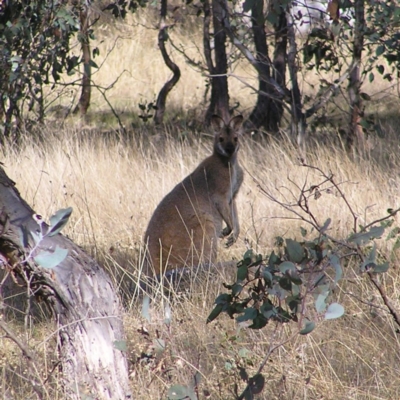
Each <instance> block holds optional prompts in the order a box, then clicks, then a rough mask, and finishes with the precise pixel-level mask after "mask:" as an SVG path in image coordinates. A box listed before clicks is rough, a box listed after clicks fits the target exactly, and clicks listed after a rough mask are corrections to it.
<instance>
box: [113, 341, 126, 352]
mask: <svg viewBox="0 0 400 400" xmlns="http://www.w3.org/2000/svg"><path fill="white" fill-rule="evenodd" d="M113 345H114V347H115V348H116V349H117V350H119V351H123V352H124V353H126V351H127V346H126V340H115V341H114V342H113Z"/></svg>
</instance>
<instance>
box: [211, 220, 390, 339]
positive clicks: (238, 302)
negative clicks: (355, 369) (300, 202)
mask: <svg viewBox="0 0 400 400" xmlns="http://www.w3.org/2000/svg"><path fill="white" fill-rule="evenodd" d="M387 225H388V224H387V223H382V224H380V225H373V226H371V227H369V228H368V229H366V230H364V229H361V230H360V232H359V233H357V234H353V235H350V237H349V238H348V239H347V240H345V241H343V242H342V244H341V245H339V244H338V243H336V242H334V241H332V240H331V238H329V237H328V236H327V235H324V234H321V233H318V234H317V237H315V238H313V239H312V240H307V239H306V238H304V240H302V241H298V240H294V239H290V238H287V239H283V238H281V237H278V238H277V249H276V250H273V251H272V252H271V253H270V254H269V255H268V256H267V257H264V256H262V255H261V254H257V253H255V252H254V251H253V250H248V251H247V252H246V253H245V254H244V256H243V259H242V260H241V261H240V262H239V263H238V266H237V274H236V281H235V282H233V283H232V284H224V286H225V288H226V289H227V292H226V293H222V294H220V295H219V296H218V297H217V298H216V300H215V307H214V309H213V310H212V311H211V313H210V315H209V317H208V319H207V322H211V321H213V320H214V319H215V318H217V317H218V316H219V315H220V314H221V313H227V314H228V315H229V316H230V317H231V318H234V317H235V318H236V321H237V322H238V323H239V324H242V325H245V326H248V327H249V328H251V329H261V328H263V327H264V326H265V325H267V324H268V322H269V321H275V322H279V323H288V322H291V321H292V322H297V323H298V322H301V324H300V327H299V329H300V331H299V333H301V334H308V333H310V332H312V330H313V329H314V328H315V326H316V321H313V319H315V317H316V316H317V315H319V316H321V317H323V318H324V319H334V318H339V317H341V316H342V315H343V314H344V312H345V310H344V307H343V306H342V305H340V304H338V303H336V302H335V301H334V295H333V289H334V288H335V286H336V285H337V283H338V282H340V280H341V279H342V276H343V268H344V265H346V263H347V262H348V260H347V258H349V257H354V254H356V253H355V251H356V250H357V249H358V250H359V251H362V252H363V253H362V254H364V256H363V259H362V260H360V273H363V272H366V271H369V272H373V273H381V272H386V271H387V269H388V268H389V264H388V263H387V262H386V261H385V262H378V260H377V254H376V244H375V242H374V240H375V239H378V238H380V237H382V235H383V234H384V231H385V229H386V227H387ZM301 233H302V235H303V236H307V231H306V230H305V229H304V228H302V229H301ZM371 244H372V246H371ZM361 246H364V249H362V247H361ZM344 249H346V251H347V254H352V255H351V256H348V257H346V256H345V255H344V254H346V253H345V252H343V250H344ZM351 249H354V252H353V253H352V252H351V251H350V250H351ZM310 301H312V302H313V303H314V312H312V313H309V312H306V311H305V310H309V303H310ZM306 304H307V307H305V305H306ZM318 319H319V318H318Z"/></svg>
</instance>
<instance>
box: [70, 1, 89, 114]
mask: <svg viewBox="0 0 400 400" xmlns="http://www.w3.org/2000/svg"><path fill="white" fill-rule="evenodd" d="M79 13H80V14H79V19H80V24H81V27H80V40H81V46H82V57H83V76H82V91H81V96H80V98H79V102H78V105H77V106H76V107H75V110H74V114H77V113H78V112H79V113H80V114H81V115H86V113H87V110H88V108H89V106H90V96H91V84H90V80H91V77H92V66H91V65H90V62H91V54H90V39H89V7H88V6H87V5H86V4H82V5H81V8H80V11H79Z"/></svg>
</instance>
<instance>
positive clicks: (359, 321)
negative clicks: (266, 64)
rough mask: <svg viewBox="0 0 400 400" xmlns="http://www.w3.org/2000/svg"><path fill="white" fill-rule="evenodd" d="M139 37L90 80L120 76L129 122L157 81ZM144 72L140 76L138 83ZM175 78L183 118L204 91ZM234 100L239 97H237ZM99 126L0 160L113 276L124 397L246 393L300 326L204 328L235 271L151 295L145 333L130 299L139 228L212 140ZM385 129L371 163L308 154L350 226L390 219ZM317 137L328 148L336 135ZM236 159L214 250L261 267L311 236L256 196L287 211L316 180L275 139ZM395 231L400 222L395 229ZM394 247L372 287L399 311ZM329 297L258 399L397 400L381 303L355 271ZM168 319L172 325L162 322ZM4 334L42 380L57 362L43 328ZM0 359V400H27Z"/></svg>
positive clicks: (339, 153) (156, 66)
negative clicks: (286, 240)
mask: <svg viewBox="0 0 400 400" xmlns="http://www.w3.org/2000/svg"><path fill="white" fill-rule="evenodd" d="M127 29H128V28H127ZM129 29H130V27H129ZM138 29H139V28H138ZM140 29H144V28H142V27H140ZM140 29H139V31H140ZM129 32H130V31H129ZM140 32H141V31H140ZM143 32H144V33H143ZM143 32H142V33H141V34H142V35H143V36H136V39H135V41H134V42H132V41H129V43H130V45H129V46H127V45H126V44H125V43H127V41H126V40H125V39H124V40H121V42H120V43H122V44H121V48H120V49H119V53H118V56H117V57H116V60H115V61H114V62H113V63H107V65H105V66H104V67H103V68H102V69H101V71H100V72H99V73H98V75H99V76H98V79H99V80H100V81H102V82H103V85H104V86H107V84H108V83H110V82H109V81H107V79H110V80H112V79H111V78H112V77H115V76H118V74H119V72H118V71H116V68H117V67H118V68H121V69H122V70H123V69H127V70H129V71H130V73H129V74H126V75H124V76H125V78H124V79H126V80H125V81H124V80H121V82H120V83H119V85H118V86H117V88H118V89H117V88H116V89H115V91H114V92H110V100H111V101H112V102H113V104H114V105H115V106H116V107H117V106H118V108H119V110H124V109H125V110H131V109H132V107H134V106H135V104H136V103H138V102H139V101H141V99H142V98H145V99H150V98H152V97H153V95H154V94H155V93H156V92H157V91H158V89H159V86H161V85H162V83H163V82H164V80H165V79H166V77H167V76H168V72H166V71H165V68H164V67H163V65H162V62H161V59H160V56H159V55H158V52H157V49H156V45H155V38H156V32H155V31H154V35H153V39H150V36H149V34H148V31H147V30H145V31H143ZM112 35H115V32H112ZM137 35H140V33H138V34H137ZM196 40H197V39H196ZM149 43H150V44H151V43H152V45H151V46H149ZM141 46H144V48H145V50H143V47H141ZM122 54H123V55H124V57H122ZM156 59H157V61H156ZM136 63H137V64H136ZM143 71H145V72H147V73H148V74H149V75H148V76H145V75H143V74H142V73H143ZM161 71H162V72H161ZM185 72H186V73H187V75H185V76H186V78H184V79H182V81H181V82H180V84H179V85H178V87H177V89H176V91H174V92H173V93H172V94H171V101H172V102H173V103H174V104H176V105H179V106H181V107H182V110H184V111H188V110H192V109H196V108H197V107H198V104H200V103H201V99H202V95H203V86H204V81H202V80H201V78H199V75H198V74H197V73H195V74H194V75H190V74H191V69H190V68H187V69H186V70H185ZM100 74H104V75H101V76H100ZM188 76H189V77H190V78H188ZM156 77H157V80H156ZM236 82H237V81H236ZM233 85H234V84H233ZM245 90H247V89H245V88H244V87H242V86H240V87H239V88H238V90H237V93H245ZM241 91H242V92H241ZM247 93H248V92H247ZM246 101H249V99H248V97H247V96H244V97H243V103H242V104H245V102H246ZM92 107H93V109H94V110H104V109H106V105H105V104H104V103H102V100H101V98H100V97H98V98H96V97H94V101H93V104H92ZM97 125H100V124H97V123H96V120H94V121H93V122H92V125H91V126H85V128H80V127H79V124H76V123H75V122H74V121H69V120H67V121H66V122H65V126H64V128H62V129H60V128H57V127H56V126H55V125H51V124H49V125H48V126H46V127H43V129H42V131H41V133H40V137H41V140H40V141H37V140H36V139H31V138H30V137H31V136H29V135H28V134H27V136H26V139H25V140H24V143H22V145H20V146H19V147H18V148H16V147H15V146H12V145H10V146H5V147H3V148H2V149H1V150H0V159H1V161H2V163H3V164H4V168H5V169H6V172H7V173H8V174H9V176H10V178H12V179H13V180H14V181H15V182H16V183H17V188H18V189H19V190H20V192H21V195H22V197H23V198H24V199H25V200H26V201H27V202H28V203H29V204H30V205H31V206H32V207H33V208H34V209H35V210H36V212H37V213H39V214H41V215H43V216H44V217H45V218H46V217H49V216H50V215H51V214H53V213H54V212H55V211H56V210H58V209H60V208H64V207H67V206H68V207H69V206H71V207H73V210H74V211H73V214H72V217H71V220H70V222H69V224H68V226H67V227H66V228H65V231H64V233H65V234H67V235H69V236H70V237H71V238H72V240H74V241H75V242H76V243H78V244H79V245H81V246H83V247H84V248H85V249H87V251H88V252H90V253H91V254H92V255H93V256H94V257H96V258H97V259H98V260H99V261H100V262H101V263H102V264H103V265H104V267H105V268H106V269H107V270H108V271H109V273H110V274H111V275H112V276H113V278H114V281H115V284H116V287H117V288H118V290H119V291H120V293H121V295H122V296H123V298H124V300H125V305H126V315H125V328H126V333H127V341H128V348H129V353H128V360H129V364H130V371H131V384H132V392H133V394H134V398H135V399H162V398H166V396H167V395H166V393H167V390H168V388H169V387H170V386H172V385H173V384H188V383H189V382H190V381H191V379H193V376H194V375H195V374H196V373H199V374H200V376H201V383H200V385H199V395H200V398H210V399H232V398H234V395H233V391H234V387H235V385H238V387H239V388H242V389H243V388H244V386H245V385H244V383H243V381H242V380H241V379H240V374H239V371H240V368H245V369H246V370H247V371H248V373H249V375H250V376H251V374H253V373H255V371H256V370H257V368H258V366H259V365H260V363H261V361H262V359H263V358H264V356H265V354H266V353H267V352H268V349H269V348H270V346H271V345H272V346H274V345H277V344H279V343H282V342H284V341H285V340H286V339H287V338H289V337H290V336H291V335H292V334H293V333H294V332H296V329H297V327H296V326H294V325H291V324H287V325H285V326H284V327H279V328H276V327H275V326H273V325H268V326H267V327H265V328H264V329H263V330H261V331H251V330H246V329H240V328H239V327H238V326H237V325H236V323H235V321H234V320H231V319H229V318H228V317H227V316H226V315H222V316H220V317H219V318H218V320H217V321H215V322H213V323H211V324H209V325H206V318H207V316H208V314H209V312H210V311H211V309H212V307H213V301H214V299H215V297H216V296H217V295H218V294H219V293H220V292H222V291H223V290H224V289H223V286H222V283H223V282H228V283H229V280H230V279H231V278H232V274H233V273H234V271H233V270H232V271H221V273H220V274H218V273H217V274H213V275H212V277H211V276H210V275H209V274H207V273H201V274H199V275H198V276H197V277H196V278H195V279H192V281H191V282H190V287H189V290H188V292H186V293H180V294H177V295H176V296H173V297H172V298H168V297H166V296H161V295H159V296H154V297H153V298H152V303H151V306H150V312H149V313H150V316H151V321H149V320H148V319H146V318H144V317H143V315H142V314H141V307H142V305H141V302H140V300H139V299H138V298H136V297H134V296H133V293H134V292H135V288H136V286H135V283H136V282H137V275H138V271H139V270H140V265H141V260H142V254H143V233H144V231H145V228H146V224H147V222H148V220H149V218H150V216H151V214H152V212H153V210H154V209H155V207H156V205H157V204H158V202H159V201H160V200H161V198H162V197H163V196H164V195H165V194H166V193H167V192H168V191H169V190H170V189H171V188H172V187H173V186H174V185H175V184H176V183H177V182H179V181H180V180H181V179H182V178H184V177H185V176H186V175H187V174H188V173H189V172H190V171H192V170H193V168H194V167H195V166H196V165H197V164H198V163H199V162H200V161H201V160H202V159H203V158H204V157H205V156H206V155H208V154H209V153H210V151H211V141H210V140H209V136H208V135H206V134H205V132H198V133H197V134H196V135H194V134H193V137H190V136H189V137H188V138H187V139H186V140H184V139H182V140H178V139H176V135H170V134H169V133H168V132H161V133H157V134H154V132H153V130H152V129H151V128H150V127H149V128H147V127H146V126H143V127H142V128H141V129H138V130H136V131H132V132H130V134H131V136H130V137H121V136H118V135H117V134H114V133H113V132H111V133H110V131H109V133H104V128H102V127H101V126H97ZM382 126H383V129H384V131H385V132H386V137H385V138H384V139H374V140H371V145H370V146H369V150H370V153H368V154H365V155H363V156H359V155H357V154H349V153H347V152H346V151H344V150H343V149H342V148H341V147H340V145H335V144H334V143H333V141H332V140H330V139H329V138H328V139H327V140H326V139H325V140H324V144H323V145H322V144H318V143H314V144H313V145H312V146H310V147H309V150H308V153H307V159H306V160H307V163H308V164H310V165H314V166H317V167H319V168H321V169H322V170H323V171H325V172H326V173H329V172H332V173H333V174H334V176H335V179H336V180H337V181H338V182H341V189H342V190H343V192H344V193H345V195H346V198H347V199H348V201H349V202H350V203H351V205H352V207H353V210H354V212H355V213H356V214H357V216H358V218H359V220H358V221H359V223H360V224H365V223H368V222H371V221H373V220H374V219H377V218H379V217H382V216H384V215H386V210H387V209H388V208H396V207H399V187H400V176H399V173H398V171H399V168H400V155H399V154H400V152H399V148H398V147H399V146H398V134H397V128H396V125H395V124H393V125H390V123H389V122H386V123H382ZM328 133H329V135H331V136H334V135H335V132H334V131H333V130H328ZM239 157H240V162H241V164H242V166H243V167H244V169H245V171H246V176H245V181H244V184H243V186H242V189H241V192H240V193H239V198H238V209H239V218H240V221H241V235H240V238H239V240H238V242H237V243H236V244H235V245H234V246H233V247H232V248H230V249H229V250H227V249H223V248H222V246H221V251H220V253H219V258H220V259H221V260H231V259H236V260H237V259H240V257H241V256H242V254H243V253H244V252H245V251H246V249H247V248H248V247H249V246H251V247H253V248H255V249H256V250H257V251H259V252H261V253H263V254H265V255H267V254H269V253H270V251H271V250H272V248H273V247H274V242H275V237H276V236H284V237H291V238H300V229H299V228H300V226H303V227H304V228H308V229H309V227H307V226H306V225H304V223H301V222H300V221H298V220H295V219H293V218H292V217H293V215H291V214H290V213H288V212H287V211H285V210H284V209H283V208H282V207H281V206H280V205H279V204H278V203H276V202H272V201H270V200H268V199H267V198H266V196H265V195H264V194H263V192H262V190H261V189H260V188H262V189H264V190H266V191H268V192H270V193H272V194H274V195H276V196H277V198H279V199H281V200H284V199H285V198H284V197H283V196H286V199H287V200H288V201H295V198H296V194H298V187H302V186H303V185H304V184H307V185H312V184H314V183H316V182H318V181H319V179H320V177H319V176H318V174H317V173H316V172H313V171H311V170H309V169H307V168H306V167H303V166H301V164H300V161H299V157H298V153H297V150H296V149H295V147H294V146H293V145H292V144H291V143H290V142H289V141H287V140H284V139H282V140H274V139H271V140H270V141H269V142H268V143H264V144H263V143H260V142H253V141H252V139H251V137H245V138H243V141H242V146H241V149H240V156H239ZM310 205H311V206H312V210H313V213H314V215H315V217H316V218H317V219H318V220H319V221H325V220H326V219H327V218H328V217H329V218H331V219H332V223H331V229H332V230H331V234H332V235H334V236H335V237H342V238H345V237H347V236H348V235H349V233H350V232H351V228H352V224H353V219H352V216H351V214H350V213H349V211H348V209H347V208H346V207H345V206H344V204H343V201H342V200H341V199H340V198H339V197H338V196H337V194H336V193H335V192H334V191H333V192H332V193H331V194H327V193H324V194H323V196H322V197H320V198H319V199H315V200H311V201H310ZM395 223H396V224H398V223H399V221H398V218H397V219H396V222H395ZM392 245H393V243H392V242H390V241H388V242H386V241H384V240H381V241H380V242H379V251H380V254H381V256H382V257H384V258H387V259H389V260H391V268H390V270H389V272H388V273H386V274H384V275H382V276H381V277H380V281H381V284H382V285H383V286H384V287H385V290H386V291H387V293H388V295H389V296H390V297H391V299H392V300H393V302H394V304H395V306H396V308H397V309H399V308H400V300H399V299H400V291H399V288H400V282H399V278H398V265H397V264H398V257H397V254H396V252H393V251H392ZM335 297H336V299H335V300H337V301H339V302H340V303H341V304H343V305H344V306H345V309H346V313H345V315H344V317H342V318H340V319H338V320H335V321H330V322H323V321H319V323H318V327H317V329H316V330H315V331H314V332H312V333H311V334H309V335H307V336H301V337H300V336H296V337H295V338H294V339H293V340H291V341H288V342H286V343H285V344H284V345H282V346H281V347H278V348H277V350H276V351H275V352H274V353H273V354H272V356H271V358H270V360H269V361H268V363H267V367H266V368H265V370H264V374H265V377H266V385H265V389H264V391H263V392H262V394H260V395H259V397H258V398H260V399H279V400H286V399H287V400H292V399H315V400H316V399H332V400H333V399H343V400H344V399H357V400H360V399H371V400H372V399H374V400H377V399H396V398H400V378H399V376H400V374H399V372H400V371H399V365H400V363H399V361H400V360H399V355H400V351H399V350H400V347H399V345H400V344H399V339H398V337H399V335H398V329H399V328H398V327H397V326H396V325H395V324H394V322H393V320H392V318H391V317H390V316H389V315H388V313H387V311H386V310H385V309H384V308H383V306H382V303H381V301H380V298H379V294H378V293H377V292H376V291H375V290H374V289H373V288H372V287H371V285H370V283H369V281H368V279H367V278H366V277H365V276H364V275H362V274H360V273H359V269H358V268H357V266H355V265H349V266H347V267H346V268H345V271H344V278H343V281H342V282H341V283H340V285H339V287H338V289H337V291H336V292H335ZM374 305H376V306H378V307H374ZM169 310H170V311H169ZM169 313H171V320H170V321H169V320H168V315H166V314H169ZM15 329H17V330H20V332H21V334H23V335H24V337H25V339H26V341H27V342H28V343H29V345H30V346H31V347H32V348H34V349H35V350H36V352H37V353H38V356H39V357H40V360H41V362H40V365H41V368H42V370H41V371H40V373H41V374H43V376H45V375H46V374H47V373H49V371H51V370H52V368H53V364H52V363H53V362H55V361H56V359H55V354H54V351H53V352H52V351H51V349H54V347H55V343H54V339H53V337H52V336H51V335H49V333H51V332H52V330H53V329H54V328H53V327H52V326H50V325H48V324H46V323H42V324H41V325H39V326H38V325H36V326H31V327H30V329H28V330H25V329H24V328H23V327H21V326H19V325H18V324H16V328H15ZM49 337H50V339H49ZM161 341H162V342H161ZM157 343H164V344H165V349H164V350H163V351H161V350H160V349H159V350H160V351H157V346H156V344H157ZM0 360H1V361H0V366H1V368H0V371H1V372H2V375H1V377H0V394H1V396H2V397H3V398H12V399H25V398H32V397H33V393H32V390H31V388H30V384H29V382H25V380H24V378H23V375H24V374H25V370H24V363H23V361H22V360H21V359H20V356H19V350H18V349H17V348H15V346H14V345H13V344H12V343H11V342H10V341H9V340H7V339H6V338H5V337H2V336H1V337H0ZM46 385H47V386H46V387H47V390H48V398H49V399H55V398H61V395H60V394H58V390H57V389H58V386H57V385H58V381H57V376H56V375H55V377H54V379H52V380H50V381H48V382H47V384H46ZM239 391H240V389H239Z"/></svg>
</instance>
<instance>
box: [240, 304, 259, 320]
mask: <svg viewBox="0 0 400 400" xmlns="http://www.w3.org/2000/svg"><path fill="white" fill-rule="evenodd" d="M257 315H258V310H256V309H255V308H253V307H250V308H246V310H245V311H244V314H242V315H239V316H238V317H237V318H236V321H237V322H244V321H249V320H251V321H253V320H254V319H255V318H256V317H257Z"/></svg>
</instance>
